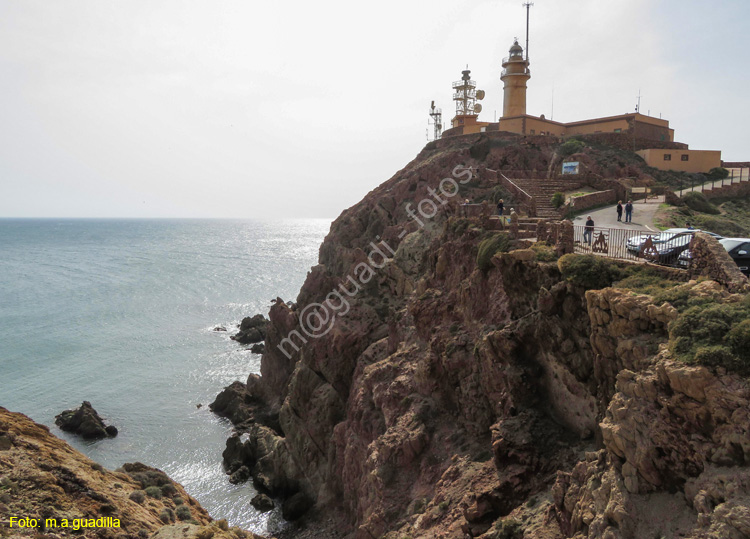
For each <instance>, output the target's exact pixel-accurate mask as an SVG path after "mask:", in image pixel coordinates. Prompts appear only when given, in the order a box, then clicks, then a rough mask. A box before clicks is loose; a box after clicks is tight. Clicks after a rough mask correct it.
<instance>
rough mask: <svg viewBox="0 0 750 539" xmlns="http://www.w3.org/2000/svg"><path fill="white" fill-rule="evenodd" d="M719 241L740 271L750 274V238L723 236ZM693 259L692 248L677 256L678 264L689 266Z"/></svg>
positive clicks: (684, 266)
mask: <svg viewBox="0 0 750 539" xmlns="http://www.w3.org/2000/svg"><path fill="white" fill-rule="evenodd" d="M719 243H720V244H721V245H722V246H723V247H724V249H726V250H727V252H728V253H729V256H731V257H732V259H734V261H735V262H736V263H737V266H738V267H739V268H740V271H741V272H742V273H744V274H745V275H750V238H721V239H720V240H719ZM692 259H693V256H692V253H691V252H690V249H687V250H685V251H683V252H682V253H681V254H680V256H679V257H678V258H677V266H678V267H681V268H688V267H690V263H691V262H692Z"/></svg>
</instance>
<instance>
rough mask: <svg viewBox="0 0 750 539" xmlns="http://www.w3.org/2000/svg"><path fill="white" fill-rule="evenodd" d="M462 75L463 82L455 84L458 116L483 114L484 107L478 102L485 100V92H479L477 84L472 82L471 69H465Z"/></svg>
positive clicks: (454, 97)
mask: <svg viewBox="0 0 750 539" xmlns="http://www.w3.org/2000/svg"><path fill="white" fill-rule="evenodd" d="M461 74H462V77H461V80H459V81H457V82H454V83H453V90H454V92H453V101H455V102H456V116H476V115H477V114H479V113H480V112H482V105H481V104H480V103H477V100H480V101H481V100H482V99H484V90H477V83H476V82H474V81H473V80H471V77H470V76H469V75H470V74H471V71H470V70H469V69H465V70H464V71H462V72H461Z"/></svg>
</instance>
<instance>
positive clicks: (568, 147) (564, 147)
mask: <svg viewBox="0 0 750 539" xmlns="http://www.w3.org/2000/svg"><path fill="white" fill-rule="evenodd" d="M585 147H586V144H585V143H584V142H583V141H581V140H578V139H574V138H572V139H569V140H566V141H565V142H564V143H562V144H561V145H560V149H559V150H558V153H559V154H560V155H562V156H563V157H568V156H569V155H573V154H574V153H578V152H580V151H581V150H583V149H584V148H585Z"/></svg>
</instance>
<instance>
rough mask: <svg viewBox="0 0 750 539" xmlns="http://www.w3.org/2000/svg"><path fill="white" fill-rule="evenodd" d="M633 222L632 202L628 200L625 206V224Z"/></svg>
mask: <svg viewBox="0 0 750 539" xmlns="http://www.w3.org/2000/svg"><path fill="white" fill-rule="evenodd" d="M632 220H633V201H632V200H628V203H627V204H625V222H626V223H630V222H631V221H632Z"/></svg>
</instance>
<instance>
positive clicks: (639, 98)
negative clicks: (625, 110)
mask: <svg viewBox="0 0 750 539" xmlns="http://www.w3.org/2000/svg"><path fill="white" fill-rule="evenodd" d="M641 97H642V96H641V89H640V88H638V102H637V103H636V104H635V111H636V112H641Z"/></svg>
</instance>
